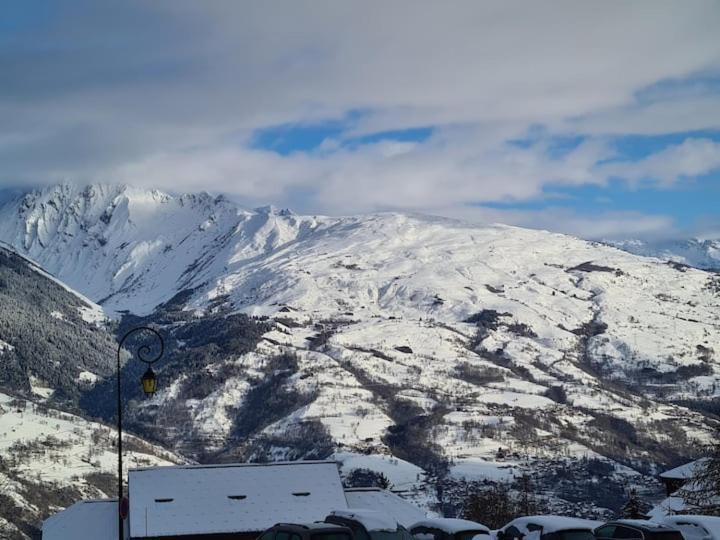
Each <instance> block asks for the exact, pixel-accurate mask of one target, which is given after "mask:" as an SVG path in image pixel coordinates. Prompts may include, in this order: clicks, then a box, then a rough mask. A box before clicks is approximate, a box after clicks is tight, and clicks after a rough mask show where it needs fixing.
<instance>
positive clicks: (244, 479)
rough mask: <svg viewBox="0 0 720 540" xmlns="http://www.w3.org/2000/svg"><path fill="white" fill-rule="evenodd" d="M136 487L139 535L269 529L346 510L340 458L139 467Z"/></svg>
mask: <svg viewBox="0 0 720 540" xmlns="http://www.w3.org/2000/svg"><path fill="white" fill-rule="evenodd" d="M129 486H130V497H129V498H130V532H131V534H132V536H133V537H135V538H145V537H153V536H172V535H189V534H213V533H227V532H254V531H263V530H265V529H267V528H268V527H271V526H272V525H274V524H275V523H278V522H287V523H306V522H313V521H316V520H322V519H323V518H325V516H327V515H328V514H329V513H330V512H331V511H332V510H334V509H343V508H347V503H346V501H345V495H344V493H343V488H342V484H341V482H340V475H339V473H338V469H337V465H336V464H335V462H333V461H298V462H286V463H271V464H250V465H210V466H179V467H157V468H151V469H138V470H132V471H130V475H129Z"/></svg>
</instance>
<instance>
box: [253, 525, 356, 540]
mask: <svg viewBox="0 0 720 540" xmlns="http://www.w3.org/2000/svg"><path fill="white" fill-rule="evenodd" d="M258 540H354V539H353V533H352V530H350V529H348V528H347V527H343V526H342V525H334V524H331V523H305V524H298V523H277V524H276V525H273V526H272V527H270V528H269V529H268V530H267V531H265V532H264V533H262V534H261V535H260V536H259V537H258Z"/></svg>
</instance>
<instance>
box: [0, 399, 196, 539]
mask: <svg viewBox="0 0 720 540" xmlns="http://www.w3.org/2000/svg"><path fill="white" fill-rule="evenodd" d="M0 434H1V435H2V436H0V498H1V500H2V504H0V538H8V539H15V538H23V539H24V538H30V537H31V535H32V533H33V532H35V531H37V530H38V529H39V526H40V524H41V522H42V519H44V518H46V517H47V516H48V515H49V514H51V513H53V512H56V511H58V510H60V509H62V508H64V507H65V506H67V505H68V504H71V503H72V501H74V500H77V499H78V498H97V497H103V498H105V497H112V496H114V495H115V494H116V490H117V487H116V486H117V483H116V476H115V474H116V473H117V454H116V450H115V441H116V440H117V434H116V432H115V431H114V430H113V429H112V428H110V427H108V426H106V425H103V424H99V423H97V422H89V421H87V420H85V419H83V418H82V417H79V416H76V415H72V414H67V413H64V412H61V411H59V410H56V409H53V408H50V407H48V406H47V405H46V404H44V403H43V402H42V400H39V401H36V402H33V401H28V400H24V399H17V398H13V397H11V396H8V395H6V394H4V393H0ZM123 441H124V442H125V445H126V448H127V452H126V453H125V457H124V460H125V465H126V467H130V468H131V467H146V466H150V465H171V464H177V463H185V462H186V461H185V460H184V459H183V458H181V457H179V456H177V455H174V454H172V453H170V452H167V451H165V450H163V449H162V448H159V447H157V446H154V445H150V444H148V443H146V442H144V441H142V440H140V439H138V438H137V437H133V436H131V435H127V436H125V437H123ZM126 474H127V470H126Z"/></svg>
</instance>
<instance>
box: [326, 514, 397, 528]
mask: <svg viewBox="0 0 720 540" xmlns="http://www.w3.org/2000/svg"><path fill="white" fill-rule="evenodd" d="M332 515H334V516H337V517H339V518H345V519H351V520H353V521H357V522H358V523H360V524H361V525H362V526H363V527H365V530H367V531H368V532H370V531H388V532H394V531H397V529H398V522H397V520H395V519H393V518H392V517H390V516H389V515H388V514H386V513H385V512H380V511H378V510H365V509H352V510H333V512H332Z"/></svg>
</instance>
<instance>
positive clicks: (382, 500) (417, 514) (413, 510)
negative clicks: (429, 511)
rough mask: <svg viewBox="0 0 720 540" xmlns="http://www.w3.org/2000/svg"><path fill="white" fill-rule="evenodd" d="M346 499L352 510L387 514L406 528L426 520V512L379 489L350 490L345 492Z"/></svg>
mask: <svg viewBox="0 0 720 540" xmlns="http://www.w3.org/2000/svg"><path fill="white" fill-rule="evenodd" d="M345 499H347V504H348V506H349V507H350V508H351V509H352V508H365V509H368V510H378V511H382V512H385V513H386V514H388V515H390V516H392V517H393V518H395V520H396V521H397V522H398V523H400V525H402V526H403V527H406V528H407V527H410V525H412V524H413V523H416V522H418V521H420V520H423V519H425V518H426V514H425V512H424V511H422V510H421V509H420V508H418V507H417V506H415V505H414V504H412V503H411V502H408V501H406V500H405V499H403V498H402V497H399V496H398V495H396V494H395V493H393V492H391V491H387V490H384V489H381V488H377V487H367V488H348V489H346V490H345Z"/></svg>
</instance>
